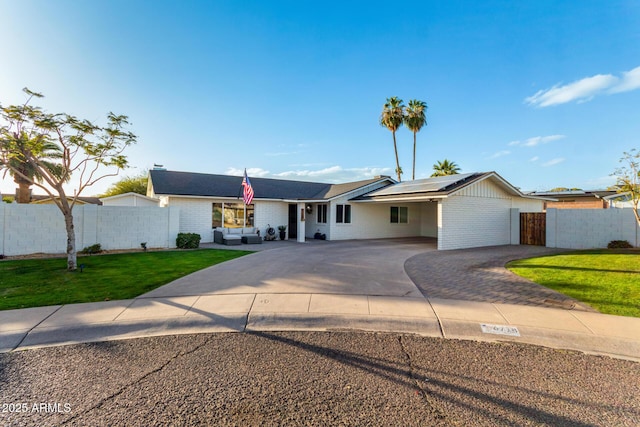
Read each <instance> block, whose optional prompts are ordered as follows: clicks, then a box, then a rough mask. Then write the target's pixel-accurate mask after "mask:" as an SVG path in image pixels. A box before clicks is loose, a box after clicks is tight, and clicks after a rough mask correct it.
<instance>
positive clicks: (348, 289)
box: [142, 238, 436, 298]
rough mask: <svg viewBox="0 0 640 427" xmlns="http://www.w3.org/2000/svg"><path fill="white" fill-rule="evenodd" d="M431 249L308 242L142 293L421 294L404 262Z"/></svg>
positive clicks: (429, 245)
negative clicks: (407, 271)
mask: <svg viewBox="0 0 640 427" xmlns="http://www.w3.org/2000/svg"><path fill="white" fill-rule="evenodd" d="M248 249H250V247H248ZM434 251H436V241H435V239H430V238H411V239H380V240H352V241H342V242H329V241H319V240H312V241H309V242H307V243H305V244H297V245H293V246H292V245H287V246H285V247H282V248H277V249H270V250H266V251H260V252H256V253H254V254H251V255H248V256H245V257H242V258H238V259H235V260H232V261H228V262H225V263H223V264H218V265H215V266H213V267H209V268H206V269H204V270H201V271H198V272H195V273H193V274H190V275H188V276H185V277H183V278H180V279H178V280H176V281H174V282H171V283H169V284H167V285H165V286H162V287H160V288H158V289H155V290H153V291H151V292H149V293H146V294H144V295H142V297H143V298H145V297H154V298H155V297H173V296H186V295H211V294H242V293H262V294H264V293H270V294H274V293H275V294H277V293H297V294H311V293H313V294H341V295H382V296H402V297H422V296H423V295H422V292H421V291H420V289H418V288H417V287H416V285H415V284H414V282H413V281H412V280H411V278H410V277H409V276H408V275H407V273H406V272H405V269H404V264H405V261H406V260H407V259H408V258H411V257H413V256H415V255H418V254H422V253H426V252H434Z"/></svg>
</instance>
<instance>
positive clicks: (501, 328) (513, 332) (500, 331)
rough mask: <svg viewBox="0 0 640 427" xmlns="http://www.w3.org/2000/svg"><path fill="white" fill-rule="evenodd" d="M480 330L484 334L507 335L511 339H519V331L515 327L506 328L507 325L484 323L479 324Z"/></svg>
mask: <svg viewBox="0 0 640 427" xmlns="http://www.w3.org/2000/svg"><path fill="white" fill-rule="evenodd" d="M480 329H482V332H483V333H485V334H494V335H509V336H512V337H519V336H520V331H518V328H516V327H515V326H507V325H489V324H486V323H481V324H480Z"/></svg>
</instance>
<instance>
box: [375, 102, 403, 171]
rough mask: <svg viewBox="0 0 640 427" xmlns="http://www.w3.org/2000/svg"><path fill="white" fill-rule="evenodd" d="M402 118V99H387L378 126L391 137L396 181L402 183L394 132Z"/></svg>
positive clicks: (400, 123)
mask: <svg viewBox="0 0 640 427" xmlns="http://www.w3.org/2000/svg"><path fill="white" fill-rule="evenodd" d="M403 118H404V104H403V103H402V99H399V98H398V97H396V96H393V97H391V98H387V102H386V103H385V104H384V106H383V107H382V114H381V115H380V125H382V126H384V127H386V128H387V129H389V130H390V131H391V133H392V135H393V149H394V151H395V153H396V173H397V174H398V181H402V168H401V167H400V160H399V159H398V145H397V144H396V131H397V130H398V128H399V127H400V126H402V120H403Z"/></svg>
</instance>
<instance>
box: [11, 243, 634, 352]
mask: <svg viewBox="0 0 640 427" xmlns="http://www.w3.org/2000/svg"><path fill="white" fill-rule="evenodd" d="M258 246H259V245H258ZM273 246H274V247H275V245H273ZM509 248H513V249H514V250H522V249H521V247H504V248H500V249H496V250H498V251H508V250H509ZM485 250H486V249H485ZM473 251H480V250H467V252H468V253H473ZM468 253H467V254H468ZM430 254H431V255H433V256H437V257H441V256H446V255H447V254H449V255H450V256H451V260H450V262H449V264H455V262H456V258H457V257H459V256H460V253H459V251H455V252H435V247H434V242H433V241H430V240H428V239H400V240H372V241H352V242H339V243H338V242H309V243H306V244H297V245H291V244H289V245H286V246H284V245H283V246H280V247H277V248H276V249H272V250H265V251H261V252H259V253H255V254H251V255H248V256H246V257H242V258H239V259H236V260H233V261H230V262H227V263H224V264H219V265H216V266H213V267H210V268H207V269H204V270H201V271H199V272H196V273H194V274H191V275H189V276H186V277H184V278H181V279H179V280H177V281H175V282H172V283H170V284H168V285H165V286H163V287H160V288H158V289H156V290H154V291H152V292H149V293H147V294H145V295H142V296H141V297H139V298H136V299H133V300H125V301H107V302H99V303H88V304H70V305H64V306H51V307H39V308H30V309H23V310H8V311H0V351H1V352H7V351H12V350H15V349H29V348H36V347H40V346H48V345H60V344H70V343H78V342H88V341H104V340H115V339H125V338H136V337H144V336H154V335H173V334H187V333H202V332H242V331H287V330H312V331H326V330H366V331H377V332H407V333H415V334H419V335H424V336H435V337H443V338H449V339H473V340H481V341H517V342H523V343H530V344H536V345H543V346H548V347H553V348H563V349H573V350H578V351H584V352H587V353H596V354H606V355H610V356H613V357H619V358H625V359H631V360H637V361H640V319H638V318H629V317H619V316H609V315H603V314H599V313H594V312H590V311H587V310H581V309H580V308H581V307H579V306H576V307H574V309H572V310H567V309H560V308H548V307H535V306H529V305H522V304H507V303H503V302H479V301H469V300H460V299H446V298H438V297H433V296H431V295H429V294H427V297H425V296H424V295H423V292H422V291H421V289H420V288H419V287H418V286H416V285H415V284H414V282H413V281H412V280H411V279H410V278H409V276H408V275H407V273H406V272H405V269H404V266H405V262H407V260H411V259H413V260H414V262H415V260H416V259H415V258H414V257H416V256H420V257H422V256H424V257H427V258H428V257H429V255H430ZM408 264H409V263H408ZM413 265H415V263H414V264H413ZM416 268H417V267H416ZM414 273H415V271H414V272H413V273H410V274H414ZM462 279H463V280H464V277H463V278H462ZM536 286H537V285H536Z"/></svg>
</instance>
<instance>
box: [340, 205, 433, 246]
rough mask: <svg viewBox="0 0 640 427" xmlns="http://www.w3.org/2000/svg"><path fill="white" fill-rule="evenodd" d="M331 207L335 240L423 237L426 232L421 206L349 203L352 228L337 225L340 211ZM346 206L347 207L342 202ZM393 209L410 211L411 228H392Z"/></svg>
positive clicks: (346, 225) (395, 225)
mask: <svg viewBox="0 0 640 427" xmlns="http://www.w3.org/2000/svg"><path fill="white" fill-rule="evenodd" d="M339 203H340V201H336V202H335V203H331V225H330V229H331V232H330V237H331V240H346V239H382V238H392V237H413V236H419V235H420V233H421V228H422V220H421V211H422V208H421V204H420V203H392V204H382V203H348V204H350V205H351V224H336V223H335V215H336V207H335V205H337V204H339ZM342 203H343V204H344V203H347V202H346V201H342ZM391 206H406V207H407V208H408V223H407V224H391V223H390V220H389V218H390V209H391Z"/></svg>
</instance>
